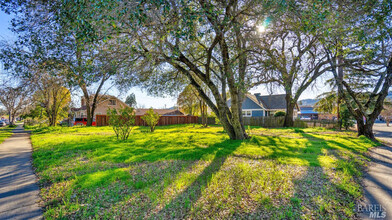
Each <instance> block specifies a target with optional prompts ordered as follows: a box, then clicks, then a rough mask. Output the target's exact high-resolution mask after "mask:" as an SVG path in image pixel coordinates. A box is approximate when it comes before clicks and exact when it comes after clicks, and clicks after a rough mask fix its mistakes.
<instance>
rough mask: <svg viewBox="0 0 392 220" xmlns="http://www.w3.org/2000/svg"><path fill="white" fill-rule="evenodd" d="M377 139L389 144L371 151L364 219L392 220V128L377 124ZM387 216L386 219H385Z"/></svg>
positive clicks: (366, 181) (375, 129)
mask: <svg viewBox="0 0 392 220" xmlns="http://www.w3.org/2000/svg"><path fill="white" fill-rule="evenodd" d="M373 129H374V133H375V135H376V137H377V138H378V139H380V140H382V141H384V142H386V143H387V144H386V145H384V146H381V147H375V148H373V149H371V150H370V151H369V153H370V159H371V160H372V161H371V163H370V165H369V170H368V172H367V173H366V174H365V175H364V182H363V183H364V186H365V187H364V197H365V200H364V201H363V203H362V204H361V205H362V207H361V208H362V209H363V210H365V211H364V212H363V213H361V218H362V219H391V220H392V147H391V146H392V127H387V126H386V124H375V125H374V128H373ZM384 216H385V217H384Z"/></svg>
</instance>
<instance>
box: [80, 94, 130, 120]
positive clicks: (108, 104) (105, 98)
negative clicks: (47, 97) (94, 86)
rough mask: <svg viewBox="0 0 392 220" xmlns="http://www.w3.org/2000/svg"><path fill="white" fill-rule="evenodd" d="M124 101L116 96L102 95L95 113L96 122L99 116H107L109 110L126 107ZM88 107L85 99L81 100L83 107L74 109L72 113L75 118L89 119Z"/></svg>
mask: <svg viewBox="0 0 392 220" xmlns="http://www.w3.org/2000/svg"><path fill="white" fill-rule="evenodd" d="M126 106H127V104H125V103H124V102H123V101H121V100H120V99H118V98H117V97H115V96H111V95H101V96H99V97H98V102H97V108H96V109H95V112H94V120H95V117H96V116H97V115H106V113H107V110H108V109H113V108H115V109H120V108H124V107H126ZM86 109H87V107H86V101H85V98H84V97H82V98H81V107H80V108H72V112H73V113H74V118H86V117H87V110H86Z"/></svg>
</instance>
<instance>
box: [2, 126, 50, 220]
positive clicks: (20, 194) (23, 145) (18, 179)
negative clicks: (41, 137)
mask: <svg viewBox="0 0 392 220" xmlns="http://www.w3.org/2000/svg"><path fill="white" fill-rule="evenodd" d="M13 132H14V134H13V135H12V136H11V137H9V138H8V139H6V140H5V141H4V142H3V143H2V144H0V219H41V218H42V211H41V208H40V207H39V205H38V202H39V199H40V198H39V188H38V186H37V178H36V176H35V174H34V172H33V170H32V166H31V151H32V147H31V141H30V134H29V132H27V131H25V130H24V129H23V128H22V127H21V126H19V127H18V128H16V129H14V130H13Z"/></svg>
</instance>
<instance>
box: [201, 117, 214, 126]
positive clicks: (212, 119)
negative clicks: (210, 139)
mask: <svg viewBox="0 0 392 220" xmlns="http://www.w3.org/2000/svg"><path fill="white" fill-rule="evenodd" d="M202 119H203V118H202V117H199V119H198V123H199V124H202ZM215 124H216V122H215V118H214V117H207V125H215Z"/></svg>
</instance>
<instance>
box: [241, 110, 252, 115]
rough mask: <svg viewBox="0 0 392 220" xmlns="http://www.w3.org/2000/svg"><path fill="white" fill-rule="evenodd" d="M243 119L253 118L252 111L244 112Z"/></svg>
mask: <svg viewBox="0 0 392 220" xmlns="http://www.w3.org/2000/svg"><path fill="white" fill-rule="evenodd" d="M242 117H252V111H251V110H242Z"/></svg>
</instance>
